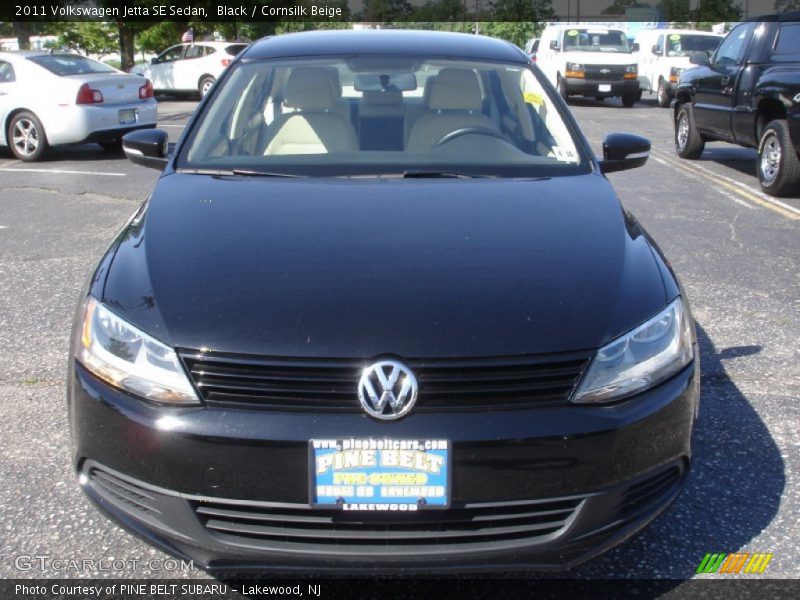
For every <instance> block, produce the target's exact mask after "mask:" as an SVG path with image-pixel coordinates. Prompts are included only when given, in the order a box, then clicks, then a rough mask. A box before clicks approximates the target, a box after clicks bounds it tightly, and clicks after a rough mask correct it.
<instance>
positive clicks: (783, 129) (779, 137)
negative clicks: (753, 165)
mask: <svg viewBox="0 0 800 600" xmlns="http://www.w3.org/2000/svg"><path fill="white" fill-rule="evenodd" d="M758 181H759V183H760V184H761V189H762V190H764V191H765V192H766V193H767V194H770V195H771V196H786V195H788V194H789V193H791V192H793V191H795V190H798V189H800V160H798V159H797V153H796V152H795V151H794V146H793V145H792V140H791V139H790V138H789V128H788V127H787V126H786V121H781V120H776V121H770V122H769V123H768V124H767V126H766V127H765V128H764V132H763V133H762V134H761V140H760V141H759V142H758Z"/></svg>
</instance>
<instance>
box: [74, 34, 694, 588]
mask: <svg viewBox="0 0 800 600" xmlns="http://www.w3.org/2000/svg"><path fill="white" fill-rule="evenodd" d="M125 150H126V152H127V154H128V156H129V158H130V159H131V160H133V161H134V162H137V163H140V164H145V165H150V166H155V167H157V168H159V169H163V175H162V176H161V177H160V179H159V180H158V183H157V185H156V187H155V190H154V191H153V192H152V194H151V195H150V197H149V198H148V200H147V201H146V202H145V203H144V204H143V205H142V207H141V208H140V209H139V210H138V211H136V213H135V214H134V215H133V216H132V218H131V219H130V221H129V222H128V223H127V224H126V225H125V227H124V229H123V230H122V231H121V233H120V234H119V236H118V237H117V238H116V239H115V240H114V242H113V243H112V245H111V247H110V248H109V250H108V251H107V253H106V254H105V256H104V257H103V258H102V260H101V261H100V264H99V266H98V267H97V269H96V271H95V272H94V275H93V277H92V278H91V281H90V282H89V283H88V286H87V289H86V290H85V293H84V294H83V296H82V298H81V305H80V309H79V311H78V315H77V318H76V323H75V328H74V335H73V341H72V347H71V363H70V373H69V385H68V388H69V392H68V396H69V412H70V419H71V427H72V434H73V440H74V446H73V452H74V455H73V456H72V459H73V460H74V466H75V469H76V474H77V477H78V481H79V482H80V485H81V486H82V487H83V489H84V491H85V492H86V494H87V495H88V496H89V497H90V498H91V499H92V500H93V501H94V502H95V503H96V504H97V505H98V506H99V507H100V508H102V509H103V510H104V511H105V512H106V513H108V514H109V515H110V516H111V517H113V518H114V519H115V520H117V521H118V522H119V523H121V524H123V525H124V526H126V527H127V528H129V529H130V530H132V531H134V532H136V533H138V534H139V535H141V536H143V537H144V538H146V539H147V540H149V541H150V542H152V543H154V544H156V545H158V546H160V547H161V548H163V549H165V550H166V551H168V552H170V553H173V554H174V555H178V556H182V557H190V558H192V559H194V560H195V562H196V563H197V564H200V565H202V566H204V567H206V568H208V569H209V570H214V569H220V570H226V571H228V570H230V569H235V570H237V571H246V570H248V569H252V570H259V571H263V570H276V571H291V570H293V569H302V571H303V572H336V573H360V574H363V573H378V572H393V573H397V572H404V573H413V572H447V571H463V570H470V569H521V568H564V567H570V566H572V565H574V564H576V563H578V562H580V561H582V560H585V559H587V558H589V557H591V556H594V555H596V554H597V553H599V552H601V551H603V550H606V549H608V548H610V547H611V546H613V545H615V544H617V543H619V542H620V541H622V540H623V539H625V538H627V537H629V536H630V535H632V534H633V533H635V532H636V531H638V530H639V529H640V528H642V527H643V526H644V525H645V524H646V523H647V522H649V521H650V520H652V519H653V518H654V517H655V516H656V515H657V514H659V513H660V512H661V511H662V510H664V508H665V507H666V506H668V505H669V503H670V502H671V501H672V500H673V499H674V498H675V497H676V496H677V494H678V493H679V491H680V489H681V487H682V485H683V483H684V481H685V479H686V476H687V473H688V469H689V464H690V454H691V448H690V438H691V432H692V426H693V423H694V419H695V415H696V412H697V404H698V390H699V370H698V358H697V347H696V340H695V335H694V329H693V321H692V318H691V315H690V312H689V308H688V306H687V303H686V298H685V296H684V295H683V293H682V291H681V289H680V287H679V284H678V282H677V280H676V278H675V275H674V274H673V273H672V271H671V269H670V266H669V264H668V263H667V261H666V260H665V259H664V257H663V256H662V255H661V253H660V251H659V250H658V248H657V247H656V245H655V244H654V243H653V241H652V240H651V239H650V238H649V237H648V235H647V233H646V232H645V231H644V230H643V229H642V227H641V226H640V225H639V224H638V223H637V221H636V220H635V219H634V218H633V217H632V216H631V215H630V214H629V213H628V212H626V211H625V209H623V208H622V206H621V205H620V202H619V200H618V199H617V196H616V195H615V193H614V190H613V189H612V187H611V185H610V184H609V182H608V180H607V179H606V178H605V176H604V173H607V172H610V171H615V170H621V169H625V168H629V167H633V166H639V165H641V164H643V163H644V161H645V160H646V159H647V153H648V151H649V142H648V141H647V140H645V139H643V138H640V137H637V136H633V135H629V134H611V135H609V136H608V137H607V138H606V140H605V143H604V157H603V159H602V160H600V161H598V160H596V159H595V157H594V156H593V154H592V152H591V150H590V148H589V145H588V143H587V141H586V139H585V138H584V137H583V135H582V134H581V132H580V131H579V129H578V127H577V125H576V123H575V121H574V120H573V119H572V117H571V115H570V113H569V111H568V109H567V108H566V106H565V104H564V103H563V102H562V101H561V100H560V99H559V97H558V95H557V94H556V93H555V92H554V90H553V88H552V86H550V85H549V84H548V83H547V82H546V81H545V79H544V78H543V77H542V75H541V73H540V72H539V71H538V69H537V68H536V67H535V66H534V65H531V64H530V62H529V61H528V58H527V56H526V55H525V54H524V53H522V52H521V51H520V50H519V49H517V48H515V47H514V46H512V45H511V44H508V43H506V42H503V41H500V40H496V39H490V38H484V37H479V36H470V35H460V34H444V33H421V32H401V31H372V32H368V31H351V32H313V33H300V34H292V35H286V36H279V37H274V38H269V39H264V40H261V41H259V42H257V43H255V44H253V45H252V46H250V47H249V48H248V49H247V50H246V51H244V52H242V53H241V54H240V55H239V57H238V58H237V60H235V61H234V62H233V63H232V64H231V65H230V67H229V68H228V69H227V71H226V72H225V73H224V75H223V76H222V77H221V78H220V79H219V81H218V82H217V83H216V84H215V86H214V88H213V89H212V91H211V92H210V93H209V94H208V96H207V97H206V98H205V99H204V100H203V101H202V102H201V103H200V105H199V107H198V109H197V111H196V113H195V114H194V116H193V117H192V119H191V122H190V123H189V125H188V127H187V128H186V131H185V133H184V135H183V136H182V137H181V139H180V141H179V142H178V143H177V145H176V146H175V147H172V146H171V145H168V144H167V137H166V134H165V133H164V132H163V131H159V130H150V131H142V132H136V133H132V134H129V135H128V136H126V139H125Z"/></svg>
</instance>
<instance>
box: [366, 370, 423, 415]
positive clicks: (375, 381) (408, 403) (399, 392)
mask: <svg viewBox="0 0 800 600" xmlns="http://www.w3.org/2000/svg"><path fill="white" fill-rule="evenodd" d="M417 390H418V387H417V379H416V377H414V374H413V373H412V372H411V369H409V368H408V367H407V366H405V365H404V364H402V363H399V362H397V361H395V360H382V361H380V362H376V363H373V364H371V365H370V366H368V367H367V368H366V369H364V370H363V371H362V373H361V379H360V380H359V382H358V400H359V402H361V406H362V407H363V408H364V410H365V411H366V413H367V414H368V415H369V416H371V417H375V418H376V419H383V420H384V421H391V420H393V419H399V418H400V417H402V416H403V415H405V414H407V413H408V412H409V411H410V410H411V408H412V407H413V406H414V403H415V402H416V401H417Z"/></svg>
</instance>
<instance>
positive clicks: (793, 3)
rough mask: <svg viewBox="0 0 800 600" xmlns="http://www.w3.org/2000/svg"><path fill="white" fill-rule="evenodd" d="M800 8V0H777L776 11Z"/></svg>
mask: <svg viewBox="0 0 800 600" xmlns="http://www.w3.org/2000/svg"><path fill="white" fill-rule="evenodd" d="M789 10H800V0H775V12H786V11H789Z"/></svg>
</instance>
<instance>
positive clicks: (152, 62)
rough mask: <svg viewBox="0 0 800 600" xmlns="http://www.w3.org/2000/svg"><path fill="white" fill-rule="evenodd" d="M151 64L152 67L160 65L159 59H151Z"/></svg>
mask: <svg viewBox="0 0 800 600" xmlns="http://www.w3.org/2000/svg"><path fill="white" fill-rule="evenodd" d="M150 64H151V65H157V64H158V57H156V56H154V57H153V58H151V59H150Z"/></svg>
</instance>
